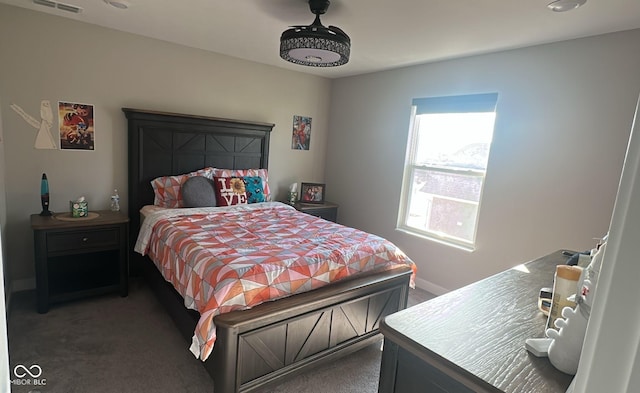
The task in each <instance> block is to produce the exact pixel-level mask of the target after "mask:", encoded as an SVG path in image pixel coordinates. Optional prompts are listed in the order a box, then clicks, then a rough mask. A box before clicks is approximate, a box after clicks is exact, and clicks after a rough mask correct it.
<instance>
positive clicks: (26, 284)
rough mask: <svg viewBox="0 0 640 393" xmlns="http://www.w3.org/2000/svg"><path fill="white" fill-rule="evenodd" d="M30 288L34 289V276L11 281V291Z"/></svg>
mask: <svg viewBox="0 0 640 393" xmlns="http://www.w3.org/2000/svg"><path fill="white" fill-rule="evenodd" d="M32 289H36V278H35V277H31V278H24V279H22V280H12V281H11V292H21V291H29V290H32Z"/></svg>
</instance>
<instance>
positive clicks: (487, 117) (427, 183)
mask: <svg viewBox="0 0 640 393" xmlns="http://www.w3.org/2000/svg"><path fill="white" fill-rule="evenodd" d="M497 99H498V95H497V94H496V93H490V94H475V95H466V96H452V97H433V98H419V99H414V100H413V107H412V113H411V120H412V121H411V129H410V131H409V142H408V146H407V157H406V162H405V171H404V177H403V182H402V197H401V201H400V211H399V214H398V229H400V230H403V231H406V232H409V233H412V234H416V235H419V236H424V237H427V238H429V239H432V240H436V241H440V242H444V243H446V244H450V245H453V246H457V247H461V248H464V249H467V250H473V249H474V248H475V238H476V228H477V223H478V213H479V211H480V200H481V196H482V188H483V185H484V178H485V174H486V170H487V162H488V160H489V148H490V146H491V139H492V137H493V126H494V122H495V115H496V113H495V108H496V102H497Z"/></svg>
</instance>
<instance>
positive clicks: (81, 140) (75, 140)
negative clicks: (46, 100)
mask: <svg viewBox="0 0 640 393" xmlns="http://www.w3.org/2000/svg"><path fill="white" fill-rule="evenodd" d="M58 124H59V127H60V149H62V150H94V149H95V141H94V121H93V105H88V104H79V103H74V102H58Z"/></svg>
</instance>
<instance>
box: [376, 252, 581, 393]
mask: <svg viewBox="0 0 640 393" xmlns="http://www.w3.org/2000/svg"><path fill="white" fill-rule="evenodd" d="M567 258H568V257H567V256H565V255H563V254H562V251H557V252H554V253H552V254H549V255H547V256H545V257H542V258H539V259H537V260H534V261H531V262H528V263H526V264H523V265H519V266H517V267H515V268H512V269H509V270H506V271H504V272H502V273H499V274H496V275H494V276H491V277H488V278H486V279H484V280H481V281H478V282H476V283H474V284H471V285H468V286H465V287H463V288H460V289H458V290H455V291H452V292H449V293H447V294H445V295H442V296H439V297H437V298H435V299H433V300H430V301H428V302H425V303H421V304H418V305H416V306H413V307H410V308H407V309H405V310H402V311H399V312H397V313H395V314H392V315H389V316H387V317H386V318H385V320H384V323H383V324H382V326H381V330H382V332H383V333H384V335H385V337H387V338H389V339H390V340H391V341H394V342H396V343H397V344H399V345H400V346H401V347H403V348H405V349H407V350H409V351H410V352H412V353H413V354H414V355H417V356H419V357H420V358H422V359H423V360H425V361H429V362H430V363H432V362H436V363H438V364H440V365H444V366H445V367H447V368H448V369H451V370H454V371H453V372H454V373H459V374H460V375H462V376H463V377H467V378H470V379H471V380H476V381H477V383H480V384H485V385H486V388H487V390H488V391H496V390H495V389H496V388H497V389H498V390H497V391H501V392H509V393H516V392H517V393H523V392H536V393H538V392H563V393H564V392H565V391H566V389H567V387H568V386H569V384H570V383H571V379H572V377H571V376H569V375H567V374H564V373H562V372H560V371H558V370H557V369H555V368H554V367H553V366H552V365H551V363H550V362H549V359H548V358H536V357H535V356H533V355H532V354H530V353H529V352H528V351H527V350H526V349H525V340H526V339H527V338H535V337H544V329H545V325H546V320H547V318H546V316H544V315H543V314H542V313H541V312H540V311H539V310H538V307H537V302H538V295H539V292H540V288H542V287H552V286H553V277H554V273H555V267H556V266H557V265H558V264H564V263H565V262H566V261H567Z"/></svg>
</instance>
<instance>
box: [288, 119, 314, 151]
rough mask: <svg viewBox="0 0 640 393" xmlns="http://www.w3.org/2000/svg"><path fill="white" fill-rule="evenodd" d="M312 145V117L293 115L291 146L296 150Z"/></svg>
mask: <svg viewBox="0 0 640 393" xmlns="http://www.w3.org/2000/svg"><path fill="white" fill-rule="evenodd" d="M310 145H311V118H310V117H305V116H293V135H292V139H291V148H292V149H295V150H309V146H310Z"/></svg>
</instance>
